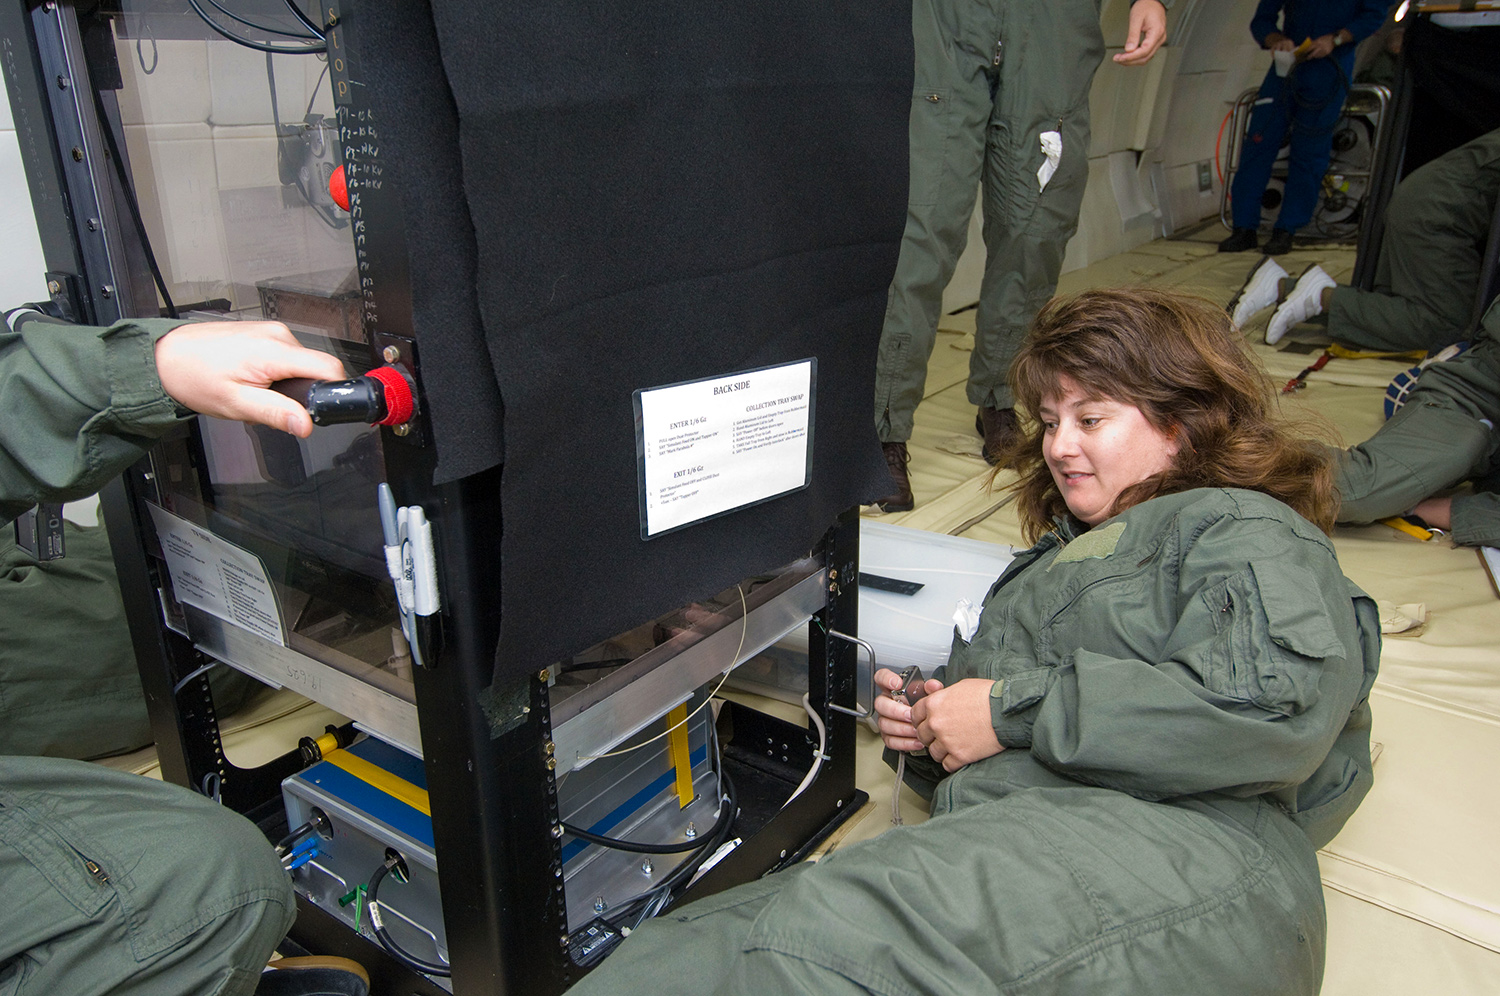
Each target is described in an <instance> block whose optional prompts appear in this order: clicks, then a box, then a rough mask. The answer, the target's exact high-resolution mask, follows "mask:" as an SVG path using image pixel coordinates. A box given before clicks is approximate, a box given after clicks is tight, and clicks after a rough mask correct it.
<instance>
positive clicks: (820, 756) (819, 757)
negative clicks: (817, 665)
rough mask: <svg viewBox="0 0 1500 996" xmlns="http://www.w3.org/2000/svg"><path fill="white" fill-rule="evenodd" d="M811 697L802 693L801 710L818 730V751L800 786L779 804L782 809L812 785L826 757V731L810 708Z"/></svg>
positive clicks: (821, 720) (820, 720)
mask: <svg viewBox="0 0 1500 996" xmlns="http://www.w3.org/2000/svg"><path fill="white" fill-rule="evenodd" d="M811 695H812V693H811V692H805V693H803V696H802V708H803V710H804V711H805V712H806V713H807V718H808V719H811V720H812V721H813V726H815V727H817V729H818V749H817V750H816V751H814V752H813V763H812V767H811V768H808V769H807V774H805V775H803V776H802V784H800V785H798V786H797V790H796V791H795V792H793V793H792V794H791V796H789V797H788V798H787V800H786V802H783V803H782V804H781V808H782V809H785V808H786V807H788V806H790V805H791V804H792V800H793V799H795V798H797V796H799V795H801V794H802V793H803V792H805V791H807V787H808V786H809V785H811V784H812V783H813V780H814V779H815V778H817V777H818V772H819V771H820V770H822V767H823V760H824V758H826V757H827V755H826V754H824V753H823V748H824V747H826V746H827V745H828V731H827V730H826V729H825V728H824V727H823V717H821V716H819V715H818V713H817V711H816V710H815V709H813V707H812V698H811Z"/></svg>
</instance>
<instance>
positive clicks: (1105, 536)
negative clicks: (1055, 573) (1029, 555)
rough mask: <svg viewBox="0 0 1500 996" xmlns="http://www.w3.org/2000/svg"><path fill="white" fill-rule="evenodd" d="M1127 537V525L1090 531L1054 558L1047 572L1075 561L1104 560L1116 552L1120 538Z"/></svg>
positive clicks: (1112, 524)
mask: <svg viewBox="0 0 1500 996" xmlns="http://www.w3.org/2000/svg"><path fill="white" fill-rule="evenodd" d="M1124 535H1125V523H1123V522H1111V523H1110V524H1109V525H1107V526H1105V527H1103V528H1102V529H1090V530H1089V531H1088V532H1086V533H1084V534H1083V535H1082V536H1080V537H1078V538H1077V539H1075V540H1073V541H1071V542H1070V543H1068V545H1067V546H1065V547H1063V548H1062V550H1061V551H1060V552H1059V553H1058V555H1057V556H1056V557H1054V558H1052V563H1051V564H1049V565H1047V570H1049V571H1050V570H1052V568H1054V567H1056V566H1057V565H1058V564H1067V563H1071V562H1072V561H1075V560H1103V559H1104V558H1105V557H1108V556H1110V555H1111V554H1113V553H1114V552H1115V547H1117V546H1119V545H1120V537H1121V536H1124Z"/></svg>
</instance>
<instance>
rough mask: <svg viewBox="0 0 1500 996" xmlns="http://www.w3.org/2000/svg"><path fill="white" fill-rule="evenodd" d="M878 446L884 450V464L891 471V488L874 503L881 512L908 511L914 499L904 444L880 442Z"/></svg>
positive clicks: (913, 506)
mask: <svg viewBox="0 0 1500 996" xmlns="http://www.w3.org/2000/svg"><path fill="white" fill-rule="evenodd" d="M880 448H881V449H882V450H884V451H885V466H886V469H887V470H889V471H890V472H891V485H892V487H893V490H892V492H891V494H890V495H888V496H887V497H885V498H882V499H880V500H879V501H877V502H875V503H874V504H875V505H876V507H878V508H879V509H880V510H881V511H882V512H910V511H911V510H912V509H913V508H915V507H916V499H915V498H913V497H912V493H911V475H909V474H908V473H907V472H906V465H907V463H909V462H910V461H911V455H910V454H909V453H907V452H906V444H905V443H881V444H880Z"/></svg>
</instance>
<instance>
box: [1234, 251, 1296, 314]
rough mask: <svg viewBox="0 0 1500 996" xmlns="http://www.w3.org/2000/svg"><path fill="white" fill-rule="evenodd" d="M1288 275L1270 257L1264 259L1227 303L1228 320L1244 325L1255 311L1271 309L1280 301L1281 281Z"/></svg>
mask: <svg viewBox="0 0 1500 996" xmlns="http://www.w3.org/2000/svg"><path fill="white" fill-rule="evenodd" d="M1289 276H1290V274H1289V273H1287V272H1286V270H1284V269H1282V268H1281V264H1280V263H1278V262H1276V261H1275V260H1274V259H1272V258H1271V257H1270V256H1267V257H1265V258H1264V259H1262V260H1261V261H1260V262H1259V263H1257V264H1256V265H1255V269H1253V270H1251V271H1250V277H1249V279H1247V280H1246V281H1245V286H1243V287H1241V288H1240V292H1239V293H1238V294H1236V295H1235V296H1234V300H1233V301H1230V302H1229V314H1230V318H1232V319H1233V320H1234V324H1236V325H1244V324H1245V322H1246V321H1248V320H1249V318H1250V316H1251V315H1253V314H1255V313H1256V312H1257V311H1261V310H1263V309H1265V308H1269V307H1271V306H1272V305H1273V304H1275V303H1276V302H1277V301H1279V300H1280V299H1281V281H1283V280H1285V279H1286V278H1287V277H1289Z"/></svg>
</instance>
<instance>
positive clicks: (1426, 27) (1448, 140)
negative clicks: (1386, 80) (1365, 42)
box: [1401, 17, 1500, 177]
mask: <svg viewBox="0 0 1500 996" xmlns="http://www.w3.org/2000/svg"><path fill="white" fill-rule="evenodd" d="M1402 54H1403V57H1404V58H1405V59H1406V61H1407V68H1408V70H1409V71H1410V72H1411V74H1412V86H1413V95H1412V96H1413V100H1412V115H1411V124H1410V126H1409V127H1408V129H1407V134H1406V152H1405V156H1404V158H1403V159H1402V163H1401V175H1402V176H1403V177H1406V176H1410V175H1411V172H1412V170H1415V169H1417V168H1418V167H1420V166H1423V165H1425V164H1426V163H1429V162H1431V161H1432V160H1434V159H1436V158H1437V157H1438V156H1441V155H1442V154H1443V153H1445V152H1449V151H1451V150H1453V149H1456V148H1458V147H1459V146H1460V145H1463V144H1465V143H1467V142H1471V141H1473V140H1474V139H1476V138H1478V137H1479V136H1480V135H1485V134H1488V133H1489V132H1492V131H1494V130H1495V129H1496V128H1500V58H1497V56H1500V27H1481V28H1470V29H1465V30H1459V29H1454V28H1445V27H1443V26H1442V25H1439V24H1433V23H1432V22H1431V21H1429V20H1428V19H1427V18H1425V17H1418V18H1415V19H1414V23H1413V24H1412V25H1411V27H1410V28H1408V29H1407V32H1406V41H1405V49H1404V50H1403V53H1402Z"/></svg>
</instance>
